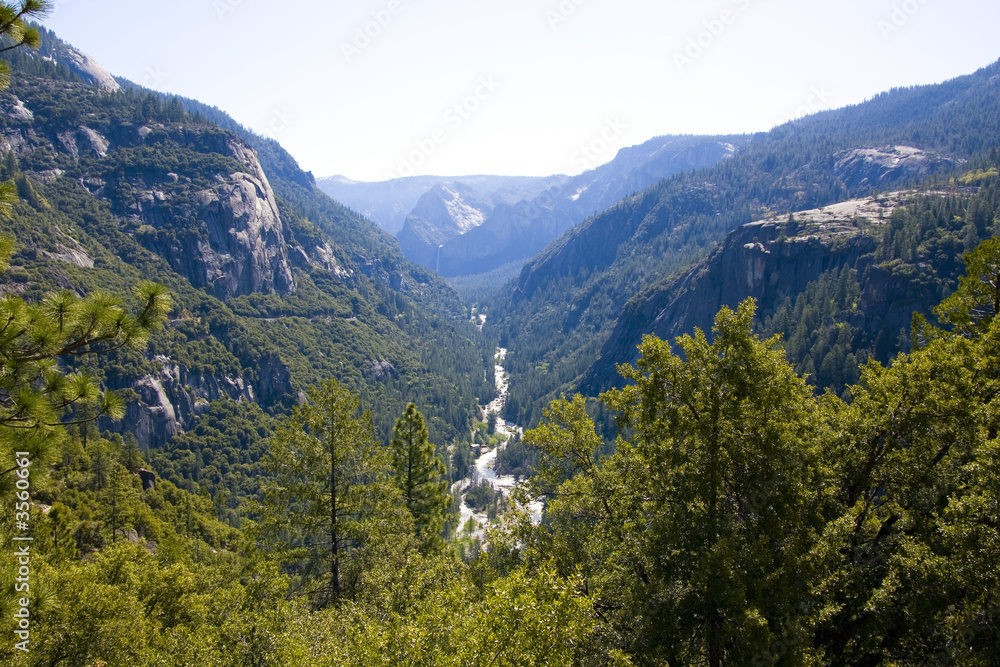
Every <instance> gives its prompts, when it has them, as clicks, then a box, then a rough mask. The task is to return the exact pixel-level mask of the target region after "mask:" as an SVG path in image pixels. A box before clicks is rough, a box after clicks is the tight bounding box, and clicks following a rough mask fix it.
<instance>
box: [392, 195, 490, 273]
mask: <svg viewBox="0 0 1000 667" xmlns="http://www.w3.org/2000/svg"><path fill="white" fill-rule="evenodd" d="M492 210H493V204H492V202H491V201H490V200H489V199H488V198H487V197H485V196H484V195H482V194H480V193H478V192H476V191H475V190H473V189H472V188H470V187H468V186H466V185H463V184H462V183H457V182H456V183H447V184H442V185H436V186H434V187H433V188H431V189H430V190H429V191H428V192H427V193H425V194H424V195H423V196H422V197H420V199H419V201H417V205H416V207H414V209H413V211H411V212H410V214H409V215H408V216H406V221H405V222H404V223H403V228H402V229H401V230H400V231H399V234H398V235H397V236H396V238H397V239H399V245H400V247H402V249H403V254H405V255H406V256H407V258H409V259H410V260H411V261H414V262H417V263H418V264H422V265H423V266H426V267H429V268H432V269H435V270H437V269H438V260H439V253H438V249H439V248H440V247H441V246H442V245H444V244H446V243H448V242H449V241H451V240H452V239H454V238H456V237H458V236H461V235H463V234H466V233H468V232H469V231H471V230H473V229H475V228H476V227H478V226H480V225H482V224H483V222H484V221H485V220H486V218H487V216H489V214H490V213H491V212H492Z"/></svg>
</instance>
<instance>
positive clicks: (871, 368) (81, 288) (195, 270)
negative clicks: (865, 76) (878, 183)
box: [0, 0, 1000, 667]
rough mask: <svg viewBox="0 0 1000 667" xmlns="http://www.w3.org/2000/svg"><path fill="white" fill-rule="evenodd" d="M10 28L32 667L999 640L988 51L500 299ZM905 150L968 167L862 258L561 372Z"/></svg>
mask: <svg viewBox="0 0 1000 667" xmlns="http://www.w3.org/2000/svg"><path fill="white" fill-rule="evenodd" d="M19 7H20V9H21V10H24V11H26V12H27V13H26V14H24V16H30V15H32V12H35V13H37V12H39V11H42V10H44V8H45V5H44V3H34V2H33V1H30V0H26V1H25V2H23V3H21V4H20V5H19ZM5 11H6V12H8V14H5V13H4V12H5ZM10 12H14V13H13V14H10ZM0 33H4V34H6V35H7V37H8V38H9V39H8V41H9V42H10V44H12V45H15V46H21V47H40V49H41V50H40V51H39V52H35V53H33V52H31V51H28V50H27V49H25V48H20V49H15V50H12V51H9V52H6V53H5V55H4V58H5V59H4V60H3V62H4V63H5V64H6V65H7V66H8V67H9V73H10V75H11V83H10V88H9V89H8V90H6V91H4V92H2V93H0V129H2V135H0V141H2V142H6V143H5V144H4V145H3V146H2V148H3V151H2V152H3V156H2V160H0V181H2V184H0V215H2V222H0V224H2V231H3V236H2V240H0V293H2V295H3V296H2V298H0V497H2V498H4V499H5V500H4V501H3V502H2V503H0V544H2V545H3V549H2V550H0V637H2V638H3V639H2V641H0V661H2V662H3V663H4V664H10V665H66V666H79V667H91V666H93V667H97V666H98V665H127V664H135V665H191V664H195V665H234V666H235V665H241V666H242V665H258V666H263V665H282V666H284V665H303V666H308V665H316V666H317V667H319V666H328V665H359V666H370V665H386V664H389V665H455V666H459V665H462V666H464V665H511V666H512V665H567V666H568V665H583V666H589V665H593V666H603V665H609V666H612V665H613V666H616V667H625V666H627V665H634V666H637V667H638V666H646V665H649V666H653V665H657V666H659V665H688V664H690V665H708V666H711V667H714V666H716V665H758V664H780V665H882V664H885V665H910V664H942V665H944V664H956V665H970V666H972V665H975V666H979V665H983V666H985V665H995V664H998V663H1000V654H998V652H1000V625H998V623H997V615H998V598H997V591H998V590H1000V585H998V584H1000V582H998V577H1000V568H998V567H997V564H998V562H1000V465H998V454H1000V452H998V447H1000V445H998V433H1000V319H998V318H997V314H998V312H1000V242H998V241H997V239H996V237H997V232H998V231H1000V179H998V176H997V173H998V171H997V169H998V167H1000V159H998V154H997V146H998V144H1000V137H998V136H997V135H996V133H997V132H998V129H997V128H998V127H1000V126H998V124H997V118H1000V115H998V108H1000V107H998V105H997V98H996V96H995V85H996V81H994V79H995V78H996V76H995V70H996V67H993V68H991V69H988V70H986V71H984V72H981V73H978V74H976V75H974V76H973V77H966V78H963V79H960V80H957V81H954V82H950V83H946V84H943V85H942V86H938V87H930V88H917V89H907V90H900V91H893V92H891V93H888V94H886V95H884V96H880V97H878V98H876V99H874V100H872V101H870V102H867V103H865V104H863V105H859V106H857V107H853V108H849V109H845V110H841V111H839V112H833V113H830V114H823V115H821V116H820V117H816V118H810V119H805V120H803V121H799V122H797V123H793V124H791V125H789V126H784V127H782V128H778V129H777V130H776V131H775V132H774V133H772V134H770V135H767V136H760V137H756V138H755V139H754V141H752V142H751V144H750V146H749V147H748V148H747V150H746V151H745V152H743V153H741V154H739V155H738V156H737V157H736V158H734V159H732V160H729V161H727V162H725V163H723V164H721V165H719V166H717V167H714V168H712V169H709V170H703V171H699V172H694V173H690V174H684V175H681V176H678V177H675V178H672V179H669V180H667V181H664V182H662V183H660V184H659V185H657V186H655V187H654V188H652V189H650V190H649V191H646V192H644V193H640V194H639V195H636V196H634V197H631V198H629V199H628V200H626V201H624V202H622V203H621V204H619V205H617V206H616V207H613V208H612V209H610V210H609V211H606V212H603V213H601V214H599V215H598V216H596V217H595V218H593V219H592V220H590V221H588V222H587V223H585V224H584V225H583V226H581V227H579V228H577V229H575V230H574V231H572V232H571V233H570V234H569V235H567V236H566V237H564V238H563V239H561V240H560V241H557V242H556V243H555V244H554V245H553V246H550V248H549V249H547V250H546V251H545V252H544V253H543V254H542V255H541V256H539V257H537V258H535V259H534V260H533V261H532V262H530V263H529V264H528V265H527V266H526V267H525V269H524V271H523V272H522V273H521V275H520V277H519V278H518V279H517V280H516V281H515V282H514V283H513V284H512V287H513V288H514V289H513V291H511V292H510V293H509V294H507V295H506V296H503V297H501V298H500V299H499V300H498V301H497V302H496V303H489V304H484V303H480V304H478V306H476V307H473V308H466V306H465V305H463V304H462V302H461V301H460V300H459V298H458V296H457V295H456V294H455V292H454V291H452V290H451V289H450V288H449V286H448V285H447V284H446V283H444V282H443V281H442V280H441V279H440V278H439V277H437V276H436V275H434V274H433V273H432V272H430V271H427V270H425V269H421V268H419V267H417V266H415V265H413V264H411V263H409V262H407V261H406V260H405V259H404V258H403V257H402V256H401V254H400V253H399V249H398V246H397V245H396V244H395V242H394V241H393V240H392V239H391V238H390V237H387V236H386V235H385V234H384V233H382V232H380V231H379V230H378V229H377V228H375V227H374V225H371V224H370V223H368V222H367V221H365V220H363V219H361V218H359V217H358V216H356V215H354V214H353V213H352V212H350V211H349V210H347V209H345V208H343V207H342V206H340V205H339V204H337V203H336V202H333V201H332V200H330V199H329V198H327V197H325V196H324V195H322V194H321V193H319V192H318V191H316V190H315V187H314V183H313V181H312V177H311V175H310V174H307V173H305V172H303V171H301V169H299V167H298V165H297V164H296V163H295V161H294V160H293V159H292V158H291V156H289V155H288V154H287V153H285V152H284V151H283V149H281V147H280V146H279V145H278V144H277V143H275V142H273V141H270V140H265V139H261V138H260V137H256V136H254V135H252V134H251V133H249V132H247V131H246V130H245V129H244V128H241V127H239V126H238V125H236V124H235V123H234V122H232V121H231V119H228V117H226V116H224V114H222V113H221V112H219V111H218V110H213V109H211V108H209V107H205V106H204V105H199V104H198V103H196V102H194V101H191V100H182V99H180V98H176V97H170V96H164V95H161V94H158V93H152V92H150V91H145V90H142V89H141V88H139V87H136V86H134V85H129V84H128V82H119V83H120V84H122V86H121V89H120V90H117V91H110V90H100V89H98V88H95V87H93V86H91V85H89V84H87V83H85V82H84V81H83V80H82V79H81V78H80V76H78V74H77V73H75V72H74V71H73V70H71V69H70V68H68V67H66V66H65V65H64V64H62V63H61V62H60V56H59V54H60V52H61V51H60V49H63V48H64V47H65V45H62V44H61V43H60V42H58V40H57V38H56V37H55V36H54V35H52V34H51V33H45V32H40V31H34V32H33V29H32V28H31V27H30V26H28V25H27V24H25V23H24V22H23V20H22V15H19V14H18V13H17V7H13V8H12V7H11V6H9V5H7V4H0ZM39 54H44V56H45V57H39ZM991 95H992V97H991ZM956 100H957V101H956ZM928 110H929V111H928ZM876 142H891V143H893V144H898V143H900V142H913V143H916V144H919V145H921V146H922V147H923V148H924V149H925V150H926V151H936V152H938V153H939V155H938V156H937V157H935V158H934V159H935V160H937V159H940V164H938V167H939V168H938V169H936V170H932V171H935V174H931V175H929V176H928V175H927V174H922V175H921V174H913V173H911V174H909V175H897V176H894V177H893V178H896V179H897V180H896V181H895V184H896V185H899V186H900V187H902V186H903V185H907V186H910V185H917V186H919V187H918V188H915V189H913V190H907V191H906V196H905V197H901V198H900V199H898V200H895V199H894V202H895V204H896V205H894V207H893V212H892V214H891V215H890V216H888V217H887V218H886V219H879V220H876V221H868V222H865V221H861V220H858V221H853V222H852V225H851V226H852V229H853V230H854V231H852V232H851V233H852V234H854V233H856V234H857V235H860V236H863V237H864V239H865V240H864V243H863V244H861V245H859V247H860V248H861V249H862V250H863V251H864V252H858V253H853V254H848V255H844V256H845V257H848V256H849V257H850V260H849V261H848V260H845V261H843V262H841V263H838V264H837V265H835V266H832V267H830V268H828V269H826V270H824V271H821V272H819V273H818V276H817V277H816V278H815V279H814V280H809V281H806V284H804V285H803V286H802V289H801V290H799V291H798V292H797V293H796V294H794V295H788V296H787V297H785V298H782V299H772V300H771V301H768V302H765V301H761V302H758V301H755V300H754V299H752V298H741V299H740V302H739V303H738V304H733V307H722V308H721V309H719V310H718V312H714V309H713V313H712V314H713V315H714V322H713V323H712V325H711V326H708V327H704V328H700V329H692V330H691V331H689V332H687V333H685V334H683V335H681V336H679V337H676V338H673V339H671V340H664V339H662V338H658V337H656V336H645V337H643V338H642V342H641V345H640V347H639V350H638V352H639V354H638V356H637V358H635V360H634V363H621V364H620V365H618V367H617V371H618V375H619V376H620V380H619V381H618V382H617V383H616V386H615V387H614V388H611V389H609V390H607V391H604V392H603V393H601V394H600V395H599V396H595V395H589V396H584V395H582V394H575V395H574V394H572V392H571V393H570V396H569V397H566V396H558V393H559V392H560V391H562V390H565V389H567V388H572V387H574V386H578V385H580V380H581V378H582V377H583V376H584V373H585V372H586V370H587V369H588V368H589V367H590V366H591V365H592V364H593V363H594V361H595V359H596V358H597V356H598V353H599V351H600V349H601V345H602V344H603V343H602V341H603V340H604V339H605V338H607V337H608V336H610V335H611V332H610V329H611V327H612V324H613V323H614V322H615V321H616V320H618V321H624V318H627V317H636V316H637V314H641V313H642V312H643V310H642V307H641V306H642V304H643V303H645V302H646V301H644V300H647V299H651V298H654V297H655V296H656V295H657V294H659V293H660V292H661V291H664V293H666V294H668V295H671V296H672V295H673V292H670V290H677V289H679V288H678V287H677V282H676V281H675V280H674V277H675V276H678V275H682V274H683V273H684V271H689V272H690V271H692V270H693V271H696V273H700V272H701V271H702V268H697V267H696V268H695V269H692V268H691V266H692V262H693V261H694V260H696V259H699V258H701V257H705V256H708V255H709V253H710V246H711V245H712V244H713V243H714V242H716V241H718V240H720V239H721V238H722V237H723V235H724V234H725V233H726V232H729V231H731V230H733V229H734V228H737V227H739V225H741V224H743V223H746V222H750V221H751V220H753V219H754V218H755V217H757V216H758V215H764V214H765V213H766V214H767V215H770V216H774V215H782V214H783V213H784V212H786V211H788V212H791V211H795V212H799V211H803V209H806V208H808V207H813V206H823V205H824V204H828V203H834V202H837V201H838V200H840V199H843V198H845V197H847V196H849V195H851V196H853V195H859V194H863V195H871V193H870V190H871V183H866V184H862V183H860V182H857V183H852V182H851V180H850V178H848V177H846V176H845V175H844V172H843V171H839V172H838V171H837V169H838V168H837V165H836V164H835V163H837V160H836V159H835V157H836V156H837V155H838V154H840V152H842V151H850V150H854V149H859V148H862V147H866V146H867V147H870V146H871V145H872V144H873V143H876ZM890 180H892V179H890ZM874 196H875V197H879V196H881V195H879V194H877V193H876V195H874ZM246 202H251V203H252V204H253V205H252V206H246V207H244V204H246ZM247 210H252V211H255V212H261V211H263V212H264V213H259V214H258V213H254V212H251V213H247ZM220 220H225V221H226V224H225V225H220V223H219V221H220ZM794 222H795V221H794V215H788V216H787V224H789V225H792V224H793V223H794ZM240 225H243V226H244V227H239V226H240ZM237 228H239V229H240V230H241V231H243V232H246V233H245V234H244V237H251V236H253V234H251V233H250V231H249V230H251V229H253V230H257V237H259V239H258V240H259V241H260V242H259V243H257V245H253V246H252V248H251V250H252V252H251V251H248V250H247V248H248V247H249V246H239V245H234V244H233V243H232V242H231V239H230V238H229V236H230V235H229V234H228V232H229V230H230V229H232V230H236V229H237ZM609 230H610V231H609ZM604 233H608V234H617V235H618V237H616V238H615V239H610V237H602V236H601V234H604ZM595 235H596V237H597V238H600V239H603V241H604V242H603V243H601V244H592V243H591V244H590V245H588V243H590V242H592V241H593V239H594V238H595ZM233 236H239V235H238V234H233ZM609 239H610V240H609ZM611 240H614V241H615V242H614V243H612V242H611ZM786 241H787V239H781V243H785V242H786ZM255 242H256V241H255ZM775 242H777V241H775ZM749 245H750V246H751V248H753V249H756V248H757V246H758V245H759V246H760V247H761V248H763V247H764V244H763V243H759V242H757V241H755V242H754V243H750V244H749ZM814 245H815V248H819V251H821V252H824V253H826V255H827V256H837V257H839V256H840V255H835V252H836V251H837V246H836V245H835V244H833V243H830V244H829V245H825V246H824V245H823V244H822V243H820V242H818V241H817V244H814ZM715 252H718V251H715ZM240 253H243V255H240ZM226 257H228V258H229V259H226ZM234 257H241V258H242V259H240V260H239V261H243V262H245V263H244V264H242V265H240V267H242V268H241V269H240V270H237V269H234V268H233V265H231V264H227V262H237V260H236V259H233V258H234ZM653 258H655V261H654V259H653ZM703 266H709V264H706V265H698V267H703ZM261 267H265V268H266V270H259V269H261ZM242 269H246V270H245V271H244V270H242ZM704 272H705V273H707V272H708V269H705V270H704ZM237 274H238V275H237ZM682 284H683V283H682ZM876 292H878V294H881V295H882V296H885V295H889V296H888V297H886V298H890V300H893V301H894V303H895V307H896V309H897V310H900V309H903V310H906V313H905V317H906V320H905V325H906V326H905V327H898V326H896V325H895V324H898V322H896V320H890V319H889V318H888V316H887V315H886V312H881V311H880V312H877V313H876V312H875V311H873V310H872V309H871V308H870V307H869V305H867V304H870V303H871V302H872V299H871V298H869V297H870V296H871V295H872V294H874V293H876ZM866 295H868V296H867V297H866ZM883 301H884V299H883ZM880 303H881V302H880ZM480 308H483V309H487V310H488V313H489V315H488V319H487V323H486V327H485V329H486V331H485V333H484V332H483V331H480V330H479V328H477V327H476V326H475V324H476V323H477V322H478V321H479V319H480V318H479V315H480V314H481V312H483V311H481V310H479V309H480ZM899 315H900V314H899V313H895V315H894V317H895V316H899ZM880 318H881V319H880ZM888 321H892V322H894V323H895V324H894V325H893V326H889V325H887V324H885V322H888ZM873 323H875V324H873ZM633 333H634V332H633ZM491 335H496V337H497V339H498V340H499V342H500V343H501V344H502V345H504V346H507V345H510V346H511V350H510V353H509V354H510V367H511V369H512V371H513V377H512V381H513V386H512V393H511V395H510V400H509V401H508V403H507V416H508V417H516V418H517V419H520V420H523V422H524V424H525V425H529V426H532V427H533V428H530V429H529V430H527V431H526V432H523V433H522V432H520V431H519V430H517V429H516V427H515V426H514V425H513V424H510V423H507V422H504V421H503V420H502V418H500V417H498V416H497V414H496V412H491V413H490V414H489V415H486V414H484V410H483V409H482V408H481V406H482V405H483V404H486V403H488V402H490V401H491V400H492V399H493V398H494V397H495V396H496V395H497V393H498V391H499V388H500V385H503V384H505V382H504V381H503V377H502V373H496V372H495V371H496V366H497V365H498V364H500V363H501V362H503V363H507V362H506V360H505V359H504V357H503V354H496V347H497V342H498V341H497V340H492V339H491V338H490V336H491ZM495 354H496V356H495ZM630 360H631V359H630ZM630 360H625V361H630ZM498 378H499V381H498ZM593 393H596V392H593ZM168 417H169V419H168ZM168 426H169V427H170V428H171V429H173V431H171V432H169V433H168V432H167V427H168ZM508 435H509V439H508V440H507V444H506V447H504V446H503V443H504V440H505V438H506V437H507V436H508ZM473 447H475V448H476V451H479V452H482V451H490V452H491V453H493V454H494V455H495V456H496V463H495V467H496V469H497V470H498V471H499V472H501V473H508V474H511V475H515V476H516V478H517V479H518V480H519V481H520V482H521V484H520V485H519V486H518V487H517V488H516V489H515V490H513V491H512V492H511V493H510V494H507V493H504V492H500V491H498V490H497V489H496V488H495V486H494V485H492V484H491V483H490V482H489V481H488V480H481V479H478V477H477V474H478V468H476V467H474V466H473V461H472V457H473V453H472V452H473ZM456 482H458V483H459V484H458V485H457V486H456V485H454V484H453V483H456ZM463 482H469V483H468V484H464V485H463ZM462 494H464V506H467V507H468V508H471V509H473V510H481V511H483V512H485V513H486V514H487V516H488V517H489V518H491V519H493V518H495V519H497V520H496V521H495V522H493V523H492V524H491V525H490V526H488V527H487V528H486V530H485V531H484V532H482V533H480V532H477V529H476V526H475V525H474V524H475V521H474V520H470V521H468V522H467V523H464V525H460V524H459V519H458V517H459V516H460V513H459V505H461V504H462V502H463V499H462V498H459V495H462ZM15 500H16V502H15ZM18 538H20V539H18ZM29 538H30V539H29ZM25 543H30V547H28V546H24V544H25ZM11 545H15V546H11ZM28 553H30V558H29V557H27V556H25V554H28ZM25 558H27V559H28V563H26V562H25Z"/></svg>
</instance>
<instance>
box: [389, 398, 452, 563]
mask: <svg viewBox="0 0 1000 667" xmlns="http://www.w3.org/2000/svg"><path fill="white" fill-rule="evenodd" d="M427 437H428V433H427V426H426V425H425V424H424V416H423V415H422V414H420V410H418V409H417V406H416V405H414V404H413V403H410V404H409V405H407V406H406V412H405V413H403V416H402V417H400V418H399V419H397V420H396V426H395V428H393V430H392V465H393V470H394V478H395V481H396V486H398V487H399V490H400V491H401V492H402V494H403V500H404V501H405V502H406V508H407V509H408V510H409V511H410V514H412V515H413V523H414V527H415V529H416V534H417V538H418V539H419V540H421V541H422V542H423V543H424V544H425V545H429V546H430V545H434V544H436V543H437V542H439V541H440V539H441V530H442V528H443V527H444V522H445V519H446V518H447V513H448V510H449V509H450V508H451V495H450V494H449V493H448V482H447V480H446V479H445V478H444V477H445V467H444V463H443V462H442V461H441V459H440V457H438V456H437V454H435V452H434V445H433V444H431V443H430V442H428V440H427Z"/></svg>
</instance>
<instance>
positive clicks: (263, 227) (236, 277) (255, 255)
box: [180, 173, 295, 300]
mask: <svg viewBox="0 0 1000 667" xmlns="http://www.w3.org/2000/svg"><path fill="white" fill-rule="evenodd" d="M196 197H197V201H198V204H199V207H200V208H199V210H198V212H197V215H198V220H199V222H201V223H202V224H203V225H204V227H205V228H206V229H207V231H208V239H204V240H201V241H199V242H198V244H197V254H196V255H195V256H193V257H188V258H184V259H186V260H190V261H188V262H186V265H182V266H181V267H180V268H181V269H182V270H181V271H180V272H181V273H182V274H183V275H186V276H187V277H188V278H189V279H190V280H191V282H192V283H194V284H195V285H196V286H198V287H205V288H207V289H208V290H209V291H210V292H211V293H213V294H214V295H215V296H216V297H218V298H220V299H223V300H226V299H229V298H231V297H234V296H241V295H245V294H252V293H254V292H278V293H280V294H288V293H291V292H294V291H295V278H294V277H293V275H292V270H291V267H290V266H289V263H288V255H287V249H286V247H285V239H284V236H283V234H282V231H283V230H282V225H281V218H280V216H279V215H278V207H277V204H276V203H275V200H274V194H273V193H272V192H270V186H268V185H266V180H264V181H262V180H259V179H258V178H257V177H255V176H252V175H249V174H242V173H236V174H231V175H230V176H229V179H228V180H227V182H225V183H220V184H219V185H218V186H216V187H214V188H212V189H210V190H202V191H201V192H198V193H197V195H196Z"/></svg>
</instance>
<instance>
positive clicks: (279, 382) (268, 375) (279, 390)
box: [256, 353, 294, 405]
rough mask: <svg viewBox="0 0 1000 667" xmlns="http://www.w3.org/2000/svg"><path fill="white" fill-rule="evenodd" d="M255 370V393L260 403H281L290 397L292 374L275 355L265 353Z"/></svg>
mask: <svg viewBox="0 0 1000 667" xmlns="http://www.w3.org/2000/svg"><path fill="white" fill-rule="evenodd" d="M257 363H258V368H257V380H256V385H257V393H258V397H259V400H260V402H261V403H263V404H265V405H275V404H278V403H283V402H286V401H287V400H288V398H289V397H290V396H291V395H292V393H293V391H294V389H293V388H292V373H291V371H289V370H288V366H286V365H285V362H283V361H282V360H281V357H279V356H278V355H276V354H272V353H267V354H264V355H262V356H261V358H260V359H259V361H258V362H257Z"/></svg>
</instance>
